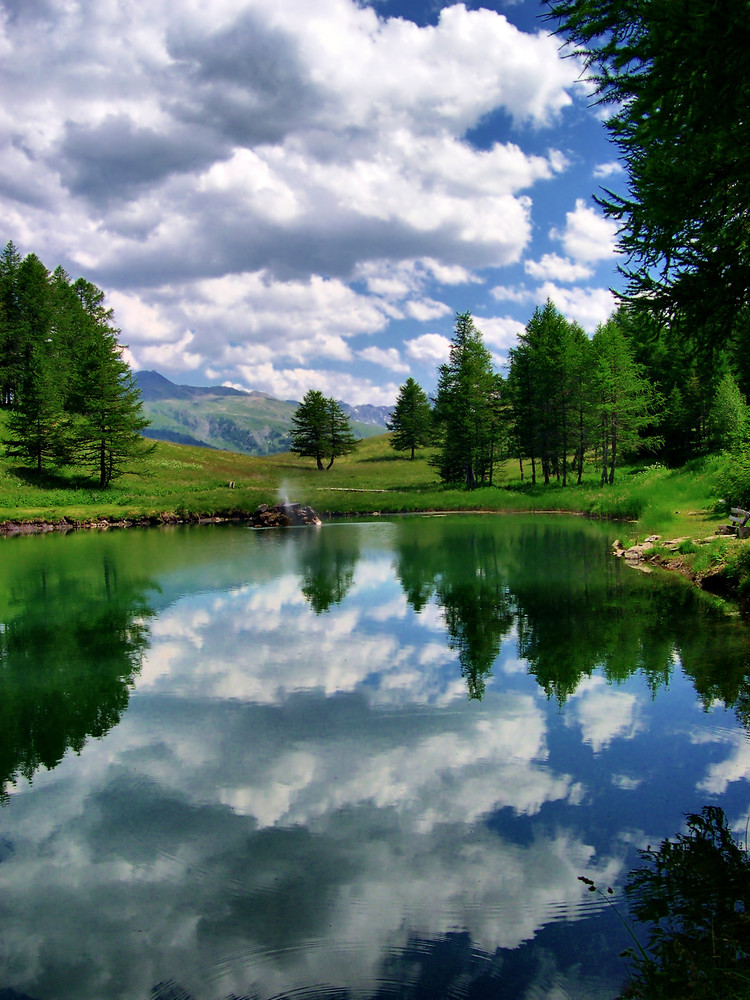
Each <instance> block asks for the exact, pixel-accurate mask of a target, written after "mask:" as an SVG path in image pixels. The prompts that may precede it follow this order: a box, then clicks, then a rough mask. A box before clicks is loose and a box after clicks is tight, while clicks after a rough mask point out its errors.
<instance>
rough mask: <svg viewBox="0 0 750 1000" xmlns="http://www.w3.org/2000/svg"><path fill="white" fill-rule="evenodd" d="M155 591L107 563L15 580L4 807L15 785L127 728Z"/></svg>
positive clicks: (1, 728)
mask: <svg viewBox="0 0 750 1000" xmlns="http://www.w3.org/2000/svg"><path fill="white" fill-rule="evenodd" d="M147 590H148V584H147V583H145V582H143V581H138V582H134V581H133V580H123V579H121V578H120V576H119V575H118V572H117V569H116V566H115V564H114V562H113V561H112V560H110V559H109V558H108V557H106V556H105V557H104V558H103V559H102V560H101V561H100V562H99V563H98V565H97V564H93V565H92V564H91V563H88V564H87V565H86V566H85V567H81V570H80V572H77V573H76V572H73V571H72V570H71V568H70V567H65V565H64V564H63V568H60V569H58V571H57V572H53V571H49V570H46V569H40V568H39V567H36V568H35V569H33V570H32V571H30V572H27V573H25V574H24V573H17V575H16V576H15V577H14V578H13V580H12V582H11V583H10V585H9V587H8V591H9V593H8V599H7V607H8V612H7V615H6V618H5V621H3V622H2V624H1V625H0V800H2V798H4V797H5V796H6V795H7V783H8V782H11V783H12V782H13V781H15V780H16V779H17V778H18V777H19V776H23V777H25V778H27V779H29V780H30V779H31V778H32V776H33V774H34V773H35V771H37V770H38V768H39V767H40V766H44V767H46V768H48V769H51V768H53V767H55V766H56V765H57V764H59V762H60V761H61V760H62V758H63V756H64V754H65V753H66V751H67V750H68V748H70V749H72V750H75V751H76V752H80V751H81V749H82V748H83V746H84V745H85V743H86V741H87V740H88V739H89V738H91V737H99V736H103V735H104V734H105V733H106V732H107V731H108V730H109V729H111V728H112V727H113V726H114V725H116V723H117V722H118V721H119V719H120V717H121V715H122V713H123V712H124V710H125V708H126V707H127V704H128V699H129V695H130V688H131V687H132V685H133V683H134V680H135V677H136V675H137V673H138V671H139V669H140V666H141V659H142V655H143V652H144V650H145V648H146V646H147V644H148V639H149V626H148V619H149V618H150V617H151V615H152V610H151V607H150V605H149V603H148V601H147V598H146V593H147Z"/></svg>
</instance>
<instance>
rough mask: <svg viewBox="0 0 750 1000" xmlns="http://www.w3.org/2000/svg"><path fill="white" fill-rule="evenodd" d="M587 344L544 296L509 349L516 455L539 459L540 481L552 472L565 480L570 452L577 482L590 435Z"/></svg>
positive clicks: (580, 332) (534, 462)
mask: <svg viewBox="0 0 750 1000" xmlns="http://www.w3.org/2000/svg"><path fill="white" fill-rule="evenodd" d="M589 351H590V345H589V341H588V338H587V337H586V334H585V333H584V331H583V330H582V329H581V328H580V327H579V326H578V325H577V324H571V323H568V321H567V320H566V319H565V317H564V316H563V315H562V313H560V312H559V310H558V309H557V308H556V307H555V306H554V305H553V303H552V302H551V301H550V300H549V299H548V300H547V302H546V304H545V305H544V306H541V307H538V308H537V309H536V310H535V311H534V315H533V316H532V318H531V320H530V321H529V322H528V324H527V325H526V329H525V330H524V332H523V333H522V334H521V335H520V336H519V338H518V346H517V347H515V348H513V349H512V350H511V352H510V374H509V378H508V382H509V394H510V399H511V406H512V409H513V416H514V425H515V446H516V450H517V454H518V458H519V460H520V461H521V462H522V461H523V457H524V456H525V457H528V458H530V460H531V474H532V482H536V466H537V461H539V462H540V464H541V468H542V474H543V476H544V482H545V483H549V481H550V477H551V476H553V475H554V476H556V478H557V479H558V480H560V479H562V483H563V485H567V477H568V456H569V454H570V452H571V451H572V452H573V454H574V457H575V461H576V464H577V466H578V474H579V482H580V476H581V469H582V465H583V454H584V451H585V447H586V443H587V440H588V424H589V413H588V411H589V403H588V400H589V392H588V373H589V368H590V365H589V363H588V355H589Z"/></svg>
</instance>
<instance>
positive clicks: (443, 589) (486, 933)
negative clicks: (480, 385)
mask: <svg viewBox="0 0 750 1000" xmlns="http://www.w3.org/2000/svg"><path fill="white" fill-rule="evenodd" d="M610 540H611V531H610V529H607V528H605V527H603V526H601V525H595V524H589V523H587V522H581V521H574V520H563V519H559V518H557V519H552V518H550V519H544V518H540V519H533V520H532V519H529V518H519V519H514V518H498V517H473V518H472V517H451V518H441V519H435V518H408V519H401V520H396V521H392V522H385V521H384V522H378V523H373V524H356V525H345V524H331V525H326V526H324V528H323V529H322V530H320V531H308V530H306V529H302V530H299V531H295V530H291V531H286V532H277V533H272V532H264V533H258V532H252V531H249V530H246V529H237V528H201V529H186V530H181V529H178V530H171V531H165V532H156V531H152V532H137V531H133V532H130V533H128V534H127V535H114V534H110V535H105V536H93V535H74V536H70V537H67V538H42V539H16V540H9V541H7V542H5V543H4V544H3V553H4V556H5V557H6V558H5V559H4V560H3V570H2V580H1V581H0V586H1V589H0V601H2V604H1V605H0V608H1V609H2V615H3V627H2V631H0V652H2V657H1V658H0V685H2V690H1V691H0V705H4V706H5V707H4V708H3V707H0V714H1V716H2V717H1V719H0V721H1V722H2V728H0V750H1V751H2V754H1V756H0V762H2V765H3V768H4V770H3V777H4V778H5V782H6V789H7V792H8V795H7V801H6V802H5V804H4V806H3V807H2V808H1V809H0V920H1V921H2V922H1V923H0V927H2V933H0V993H1V991H2V989H3V988H6V989H12V990H15V991H16V994H15V995H18V994H25V995H26V996H27V997H32V998H34V1000H47V998H50V1000H51V998H53V997H54V998H56V1000H57V998H68V997H70V998H76V1000H84V998H89V997H91V998H94V997H97V998H100V997H106V996H118V997H128V998H131V997H132V998H138V1000H141V998H143V1000H145V998H157V997H158V998H167V997H171V998H177V997H183V998H184V997H191V998H195V1000H219V998H226V997H230V996H234V997H250V996H257V997H261V998H266V997H273V996H277V995H279V994H286V993H288V992H291V991H292V990H295V989H297V990H302V991H303V993H304V994H308V995H313V994H315V995H317V994H318V993H320V994H321V995H326V994H327V993H328V992H330V991H331V990H333V989H336V988H341V989H345V990H348V991H349V993H350V995H353V996H362V997H373V998H374V997H383V998H385V997H391V996H394V997H395V996H398V997H422V996H424V997H436V996H458V995H460V996H467V997H476V998H479V997H485V996H487V997H489V996H498V995H501V996H503V997H505V996H508V997H512V998H522V997H523V998H526V997H534V998H542V997H548V998H550V1000H551V998H552V997H555V998H558V997H565V996H571V997H579V996H587V997H612V996H615V995H616V993H617V990H618V988H619V986H620V985H621V980H622V978H623V977H624V966H623V964H622V962H621V961H620V960H619V958H618V955H619V952H620V951H621V950H622V949H623V948H624V947H626V946H627V944H628V941H627V940H626V939H625V937H624V931H622V929H621V927H620V926H618V924H617V921H616V918H613V915H612V914H611V913H610V912H609V911H607V910H606V909H605V910H602V909H601V907H600V905H599V902H597V899H595V898H594V897H592V896H590V895H589V894H588V893H587V892H586V890H585V887H584V886H582V885H581V883H580V882H579V881H578V878H577V877H578V875H580V874H585V875H587V876H589V877H591V878H593V879H595V880H596V882H597V884H600V885H603V884H607V885H612V886H613V887H614V888H615V890H616V896H615V898H618V897H619V895H620V892H621V889H622V885H623V883H624V880H625V878H626V876H627V872H628V870H629V869H630V868H632V867H633V866H634V864H635V863H636V862H637V857H636V850H637V848H638V847H642V846H645V845H646V844H647V843H656V842H658V841H659V840H661V839H662V838H663V837H665V836H669V835H671V834H673V833H674V832H676V830H678V829H679V828H680V827H681V825H682V818H683V814H684V813H685V812H687V811H697V810H699V809H700V808H701V806H702V805H703V804H705V803H707V802H711V803H713V802H715V803H719V804H721V805H722V806H723V807H724V809H725V810H726V812H727V815H728V816H729V819H730V821H731V822H732V823H733V825H735V826H737V827H740V828H743V829H744V825H745V822H746V819H747V816H748V810H749V807H750V796H749V795H748V786H747V776H748V773H749V772H750V751H749V750H748V746H749V744H748V742H747V739H746V732H745V728H744V727H743V725H742V724H741V723H742V722H743V720H745V718H746V712H745V701H744V699H745V695H744V691H745V689H746V674H747V669H748V655H747V641H746V638H745V632H744V629H743V627H742V626H740V625H738V624H737V623H736V622H734V621H731V620H729V619H727V618H726V617H722V616H721V615H720V614H719V613H718V612H716V610H715V609H714V608H713V606H711V605H710V604H709V603H707V602H706V601H704V600H702V599H700V598H698V597H697V596H696V595H694V594H693V593H692V592H691V591H689V590H688V589H687V588H686V587H685V586H683V585H682V584H681V583H680V582H679V581H674V580H665V581H663V582H662V581H658V580H655V579H653V578H648V579H647V578H643V577H641V576H640V575H639V574H637V573H635V572H633V571H630V570H627V569H626V568H625V567H623V566H622V565H621V564H620V563H618V562H616V561H614V560H613V559H612V558H611V557H610V555H609V543H610ZM84 567H85V569H84ZM105 623H106V624H105ZM636 668H637V669H636ZM634 671H635V672H634ZM470 696H471V697H470ZM480 696H481V697H480ZM717 699H723V700H724V702H726V703H727V705H728V706H729V707H728V708H725V707H724V705H723V704H717V703H716V702H717ZM706 706H711V708H710V710H709V711H707V710H706ZM738 717H739V722H738ZM118 720H119V721H118ZM66 746H67V747H69V748H71V749H69V750H68V751H67V753H65V755H64V756H62V754H63V751H64V750H65V747H66ZM61 756H62V760H60V757H61ZM58 761H59V763H58ZM48 768H49V770H48ZM24 775H25V777H24ZM14 777H15V784H13V783H12V782H11V781H10V780H9V779H11V778H14ZM29 777H31V782H29V781H28V778H29ZM601 905H602V906H605V904H603V903H602V904H601ZM622 905H623V907H624V903H623V904H622ZM170 991H171V992H170ZM180 991H182V992H180ZM9 996H14V994H9Z"/></svg>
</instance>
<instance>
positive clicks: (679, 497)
mask: <svg viewBox="0 0 750 1000" xmlns="http://www.w3.org/2000/svg"><path fill="white" fill-rule="evenodd" d="M428 459H429V452H424V453H422V454H420V455H418V456H417V457H416V458H415V459H414V461H410V460H409V459H408V458H406V457H402V456H401V455H397V454H395V453H394V452H393V451H392V449H391V448H390V447H389V445H388V438H387V436H386V435H383V436H380V437H375V438H370V439H367V440H365V441H363V442H362V443H361V445H360V448H359V449H358V451H357V452H356V453H355V454H354V455H351V456H348V457H347V458H343V459H339V460H337V461H336V463H335V464H334V466H333V468H332V469H330V470H329V471H327V472H318V471H317V469H316V468H315V466H314V463H312V462H311V461H310V460H307V459H300V458H297V457H295V456H293V455H289V454H284V455H271V456H266V457H262V458H254V457H249V456H246V455H239V454H235V453H232V452H223V451H213V450H210V449H206V448H198V447H190V446H186V445H176V444H170V443H168V442H159V443H158V444H157V446H156V449H155V451H154V452H153V454H152V455H150V456H149V457H148V458H147V459H145V460H144V461H143V462H142V464H141V466H140V467H139V468H138V470H137V471H136V472H135V473H133V474H130V475H127V476H124V477H122V478H121V479H119V480H117V481H116V482H115V483H114V484H113V485H112V486H110V487H109V488H108V489H106V490H99V489H96V488H95V487H94V486H93V485H92V481H91V479H90V478H89V477H87V476H86V475H85V473H84V471H83V470H75V469H73V470H69V471H66V472H64V473H60V474H51V473H50V474H43V475H42V476H39V475H37V474H36V473H35V472H33V471H30V470H28V469H24V468H21V467H19V466H18V465H17V463H16V462H14V461H12V460H10V459H8V458H7V457H5V456H2V455H0V522H3V521H12V522H19V521H20V522H34V521H37V522H52V523H54V522H59V521H62V520H63V519H65V520H67V521H74V522H96V521H102V520H109V521H116V520H120V519H127V520H143V519H150V520H156V519H158V518H159V516H160V515H167V516H168V517H176V518H185V519H192V518H197V517H198V516H216V517H227V516H243V515H249V514H251V513H252V512H253V511H254V510H255V509H256V507H258V505H259V504H261V503H271V504H272V503H276V502H278V501H279V500H280V499H289V500H292V501H298V502H300V503H304V504H310V505H311V506H312V507H314V508H315V509H316V510H317V511H318V512H319V513H320V514H321V515H323V516H324V517H325V516H337V515H347V514H349V515H372V514H374V513H378V514H396V513H405V512H407V513H408V512H418V511H468V510H479V511H506V512H533V511H560V512H571V513H582V514H588V515H591V516H595V517H603V518H610V519H613V520H618V521H621V522H622V524H621V525H620V527H619V528H618V534H619V536H620V538H621V540H622V542H623V543H624V545H625V546H630V545H633V544H635V543H637V542H642V541H643V540H644V539H645V538H647V537H649V536H650V535H653V534H658V535H661V536H662V539H675V538H677V539H683V541H682V542H681V543H680V545H679V546H678V547H677V548H671V549H670V548H665V547H664V546H663V545H662V544H661V543H659V544H657V546H655V548H654V550H653V552H652V553H650V557H651V558H652V559H653V560H654V561H655V562H657V563H660V564H661V565H666V566H669V567H671V568H676V569H679V570H680V571H681V572H683V573H686V574H687V575H689V576H691V577H692V578H693V579H696V581H697V582H698V583H702V582H703V581H704V579H708V578H712V580H713V581H718V583H719V586H717V587H716V588H715V589H717V590H720V589H721V587H722V586H724V584H722V582H721V578H722V577H723V578H725V580H726V581H727V582H728V583H727V586H728V589H729V591H730V592H731V593H736V592H738V590H739V591H743V590H744V591H747V592H748V593H750V545H745V544H737V543H736V541H735V540H734V539H721V538H716V539H715V540H713V541H711V542H710V543H709V544H701V540H704V539H707V538H709V537H710V536H713V535H714V533H715V531H716V528H717V527H718V526H719V525H720V524H722V523H725V522H726V514H727V510H726V504H724V503H722V502H721V501H720V500H719V499H718V498H717V497H716V495H715V493H714V490H713V481H714V478H715V474H716V460H715V459H712V458H706V459H700V460H695V461H694V462H692V463H689V464H688V465H686V466H684V467H682V468H680V469H668V468H665V467H663V466H661V465H659V464H651V465H648V464H639V465H633V466H626V467H623V468H622V469H621V470H619V471H618V475H617V480H616V482H615V484H614V485H613V486H609V487H604V488H602V487H601V486H600V485H599V476H598V474H597V471H596V469H594V468H589V469H587V471H586V474H585V475H584V477H583V481H582V483H581V485H580V486H579V485H577V484H575V483H572V484H571V485H568V486H566V487H562V486H560V485H558V484H551V485H550V486H546V487H545V486H544V485H542V484H537V485H536V486H532V485H531V483H530V482H529V481H528V480H525V481H522V480H521V478H520V472H519V468H518V463H517V462H510V461H509V462H506V463H505V464H504V465H502V466H501V467H500V468H498V469H497V471H496V475H495V484H494V485H493V486H492V487H485V488H481V489H476V490H472V491H468V490H465V489H461V488H449V487H445V486H443V485H442V484H441V483H440V482H439V481H438V479H437V476H436V474H435V471H434V469H432V468H431V466H430V465H429V462H428ZM230 482H232V483H234V487H233V488H230V485H229V484H230ZM696 540H697V541H698V544H696Z"/></svg>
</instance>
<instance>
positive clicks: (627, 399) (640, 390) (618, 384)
mask: <svg viewBox="0 0 750 1000" xmlns="http://www.w3.org/2000/svg"><path fill="white" fill-rule="evenodd" d="M592 346H593V355H594V376H593V377H594V388H595V392H596V400H595V412H596V415H597V421H598V427H599V447H600V456H601V470H602V472H601V484H602V486H604V485H605V483H608V484H609V485H612V483H613V482H614V480H615V469H616V467H617V463H618V461H620V459H621V457H622V453H623V452H628V451H633V450H634V449H635V448H636V447H637V446H638V444H639V442H640V437H639V432H640V431H641V429H642V428H643V427H645V426H646V425H647V424H648V423H649V422H650V421H651V420H652V414H653V411H654V409H655V407H656V404H657V397H656V394H655V393H654V391H653V388H652V386H651V384H650V383H649V381H648V380H647V379H646V378H645V376H644V373H643V369H642V368H641V367H640V366H639V365H638V364H637V363H636V361H635V360H634V359H633V355H632V352H631V350H630V347H629V345H628V342H627V340H626V339H625V335H624V333H623V331H622V328H621V327H620V325H619V323H618V322H617V320H616V318H612V319H610V320H608V321H607V322H606V323H604V324H602V325H601V326H600V327H599V328H598V330H597V331H596V333H595V334H594V339H593V342H592Z"/></svg>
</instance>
